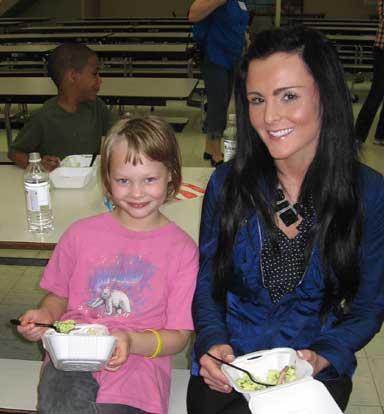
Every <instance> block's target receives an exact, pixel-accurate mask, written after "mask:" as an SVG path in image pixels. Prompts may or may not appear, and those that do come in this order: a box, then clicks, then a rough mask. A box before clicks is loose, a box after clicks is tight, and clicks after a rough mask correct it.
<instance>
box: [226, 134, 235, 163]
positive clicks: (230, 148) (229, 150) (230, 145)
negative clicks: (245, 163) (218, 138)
mask: <svg viewBox="0 0 384 414" xmlns="http://www.w3.org/2000/svg"><path fill="white" fill-rule="evenodd" d="M236 144H237V142H236V141H235V140H234V139H224V162H227V161H229V160H230V159H231V158H233V157H234V156H235V153H236Z"/></svg>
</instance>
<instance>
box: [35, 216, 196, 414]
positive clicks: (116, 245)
mask: <svg viewBox="0 0 384 414" xmlns="http://www.w3.org/2000/svg"><path fill="white" fill-rule="evenodd" d="M197 270H198V251H197V246H196V244H195V242H194V241H193V240H192V239H191V238H190V237H189V236H188V235H187V234H186V233H185V232H184V231H182V230H181V229H180V228H179V227H178V226H177V225H176V224H175V223H168V224H166V225H164V226H163V227H161V228H158V229H155V230H152V231H148V232H134V231H130V230H128V229H126V228H125V227H123V226H121V225H120V224H119V223H118V222H117V221H116V220H115V219H114V218H113V216H112V215H111V213H105V214H101V215H98V216H94V217H90V218H86V219H83V220H80V221H77V222H76V223H74V224H73V225H71V226H70V228H69V229H68V230H67V231H66V232H65V233H64V235H63V236H62V237H61V239H60V242H59V244H58V245H57V247H56V249H55V250H54V252H53V254H52V257H51V259H50V260H49V263H48V265H47V267H46V269H45V272H44V275H43V278H42V280H41V283H40V286H41V287H42V288H43V289H46V290H48V291H49V292H52V293H54V294H56V295H58V296H61V297H65V298H68V309H67V312H66V313H65V314H64V315H63V316H62V319H75V320H76V321H77V322H86V323H100V324H104V325H106V326H107V327H108V328H109V330H110V331H111V332H113V330H116V329H122V330H133V331H142V330H144V329H146V328H152V329H157V330H158V329H185V330H192V329H193V322H192V316H191V303H192V297H193V293H194V289H195V283H196V275H197ZM170 374H171V357H169V356H162V357H158V358H154V359H146V358H144V357H142V356H137V355H130V356H129V358H128V360H127V362H126V363H125V364H124V365H123V366H122V367H121V368H120V369H119V370H117V371H115V372H110V371H106V370H104V371H99V372H95V373H94V376H95V378H96V380H97V382H98V383H99V385H100V388H99V392H98V397H97V402H100V403H116V404H126V405H131V406H133V407H137V408H140V409H142V410H145V411H149V412H151V413H162V414H166V413H167V412H168V400H169V390H170Z"/></svg>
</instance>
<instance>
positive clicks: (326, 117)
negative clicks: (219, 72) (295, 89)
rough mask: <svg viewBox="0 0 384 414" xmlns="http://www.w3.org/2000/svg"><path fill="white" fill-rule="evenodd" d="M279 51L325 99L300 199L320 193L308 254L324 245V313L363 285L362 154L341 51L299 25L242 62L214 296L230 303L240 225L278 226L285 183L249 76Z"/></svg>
mask: <svg viewBox="0 0 384 414" xmlns="http://www.w3.org/2000/svg"><path fill="white" fill-rule="evenodd" d="M276 52H287V53H297V54H299V56H301V57H302V59H303V61H304V63H305V64H306V66H307V69H308V70H309V72H310V73H311V75H312V76H313V78H314V80H315V82H316V85H317V88H318V91H319V96H320V104H321V132H320V139H319V144H318V148H317V152H316V155H315V157H314V159H313V161H312V163H311V164H310V166H309V168H308V171H307V173H306V175H305V177H304V180H303V183H302V186H301V190H300V196H299V200H300V201H302V200H305V199H306V198H307V197H308V196H309V195H310V196H312V200H313V204H314V207H315V211H316V224H315V225H314V226H313V228H312V230H311V234H310V240H311V243H309V245H308V248H307V251H306V257H307V260H309V257H310V251H311V250H312V248H313V245H314V243H315V242H317V243H318V245H319V248H320V254H321V259H322V265H323V267H324V269H323V270H324V274H325V282H326V293H325V298H324V303H323V311H322V313H323V315H324V314H326V313H327V312H328V311H329V310H330V309H331V308H333V307H334V306H339V305H340V303H341V302H342V301H346V303H348V302H350V301H351V300H352V299H353V297H354V295H355V293H356V291H357V288H358V282H359V277H360V270H359V260H358V256H359V253H358V251H359V241H360V237H361V233H362V209H361V205H360V189H359V183H358V150H357V145H356V143H355V132H354V124H353V113H352V105H351V100H350V93H349V90H348V88H347V86H346V83H345V79H344V74H343V69H342V66H341V64H340V61H339V59H338V56H337V52H336V51H335V49H334V47H333V46H332V45H331V44H330V42H329V41H328V40H327V39H326V38H325V37H324V36H323V35H322V34H321V33H319V32H317V31H315V30H312V29H309V28H304V27H294V28H288V29H274V30H268V31H264V32H260V33H259V34H257V35H256V36H255V37H254V38H253V40H252V43H251V45H250V47H249V49H248V51H247V54H246V56H245V57H244V59H243V61H242V65H241V68H240V70H239V73H238V75H237V79H236V85H235V98H236V113H237V141H238V148H237V153H236V156H235V158H234V161H233V168H232V170H231V171H230V173H229V174H228V176H227V179H226V182H225V184H224V187H223V192H222V199H221V200H220V206H222V207H221V211H220V214H221V216H220V233H219V240H218V248H217V252H216V255H215V261H214V263H215V265H214V267H215V284H214V294H215V297H216V298H217V299H219V300H220V299H221V300H224V298H225V293H226V280H227V277H228V275H229V274H230V273H231V272H232V269H233V258H232V255H231V253H230V252H232V248H233V244H234V242H235V239H236V235H237V232H238V229H239V226H240V224H241V223H242V222H243V221H244V219H246V218H247V216H248V215H249V214H250V213H251V212H252V213H254V212H256V214H257V215H258V216H259V217H260V218H261V219H262V221H263V223H264V225H265V226H266V230H267V231H271V230H272V226H273V223H274V212H273V208H272V205H273V194H274V192H275V189H276V186H277V182H278V181H277V173H276V168H275V164H274V160H273V159H272V157H271V156H270V154H269V152H268V150H267V148H266V146H265V145H264V143H263V142H262V140H261V139H260V138H259V136H258V134H257V132H256V131H255V130H254V129H253V127H252V125H251V124H250V119H249V108H248V100H247V93H246V78H247V73H248V67H249V63H250V62H251V61H252V60H254V59H263V58H266V57H268V56H270V55H272V54H273V53H276Z"/></svg>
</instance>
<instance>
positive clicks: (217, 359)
mask: <svg viewBox="0 0 384 414" xmlns="http://www.w3.org/2000/svg"><path fill="white" fill-rule="evenodd" d="M207 355H208V356H210V357H211V358H212V359H215V360H216V361H218V362H221V363H222V364H225V365H228V366H229V367H232V368H235V369H237V370H239V371H242V372H244V373H245V374H247V375H248V377H249V379H250V380H251V381H252V382H253V383H255V384H257V385H263V386H264V387H274V386H275V385H276V384H268V383H266V382H261V381H259V380H257V379H256V378H255V377H254V376H253V375H252V374H251V373H250V372H249V371H247V370H246V369H244V368H240V367H238V366H237V365H234V364H231V363H229V362H226V361H224V360H222V359H221V358H217V357H215V356H214V355H212V354H211V353H209V352H207Z"/></svg>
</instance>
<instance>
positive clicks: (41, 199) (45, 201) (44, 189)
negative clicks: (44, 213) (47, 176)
mask: <svg viewBox="0 0 384 414" xmlns="http://www.w3.org/2000/svg"><path fill="white" fill-rule="evenodd" d="M24 187H25V195H26V199H27V208H28V210H30V211H40V208H41V207H42V206H48V207H49V208H51V196H50V193H49V182H45V183H38V184H31V183H24Z"/></svg>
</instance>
